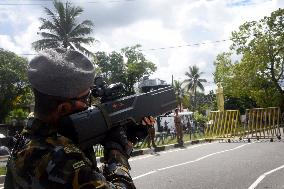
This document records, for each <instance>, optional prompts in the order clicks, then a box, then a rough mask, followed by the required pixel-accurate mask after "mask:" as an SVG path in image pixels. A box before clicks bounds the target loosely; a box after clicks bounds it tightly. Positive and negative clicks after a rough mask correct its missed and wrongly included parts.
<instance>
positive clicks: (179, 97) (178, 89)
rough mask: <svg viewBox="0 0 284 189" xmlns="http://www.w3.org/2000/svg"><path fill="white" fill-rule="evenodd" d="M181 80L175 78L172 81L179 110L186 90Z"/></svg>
mask: <svg viewBox="0 0 284 189" xmlns="http://www.w3.org/2000/svg"><path fill="white" fill-rule="evenodd" d="M182 84H183V83H182V82H180V81H177V80H175V81H174V90H175V94H176V97H177V101H178V104H179V107H180V111H181V105H182V100H183V98H184V97H185V96H186V90H185V89H184V88H183V87H182Z"/></svg>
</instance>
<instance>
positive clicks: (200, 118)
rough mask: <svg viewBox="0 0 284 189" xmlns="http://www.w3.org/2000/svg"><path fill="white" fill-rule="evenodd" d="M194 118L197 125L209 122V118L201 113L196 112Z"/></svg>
mask: <svg viewBox="0 0 284 189" xmlns="http://www.w3.org/2000/svg"><path fill="white" fill-rule="evenodd" d="M193 118H194V120H195V121H196V122H197V123H205V122H206V121H207V117H206V116H204V115H203V114H201V113H199V112H198V111H195V112H194V114H193Z"/></svg>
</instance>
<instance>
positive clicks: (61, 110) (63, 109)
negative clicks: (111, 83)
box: [55, 89, 90, 120]
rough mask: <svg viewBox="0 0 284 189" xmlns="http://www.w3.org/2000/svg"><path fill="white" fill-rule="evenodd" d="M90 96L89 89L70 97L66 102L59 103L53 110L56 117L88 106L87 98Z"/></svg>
mask: <svg viewBox="0 0 284 189" xmlns="http://www.w3.org/2000/svg"><path fill="white" fill-rule="evenodd" d="M89 96H90V89H87V90H86V91H84V92H82V93H81V94H79V95H78V96H77V97H75V98H71V99H69V100H67V101H66V102H63V103H61V104H60V105H59V106H58V107H57V111H56V112H55V114H56V115H55V116H56V119H57V120H58V119H59V118H60V117H62V116H66V115H70V114H73V113H75V112H79V111H83V110H85V109H87V108H88V99H89Z"/></svg>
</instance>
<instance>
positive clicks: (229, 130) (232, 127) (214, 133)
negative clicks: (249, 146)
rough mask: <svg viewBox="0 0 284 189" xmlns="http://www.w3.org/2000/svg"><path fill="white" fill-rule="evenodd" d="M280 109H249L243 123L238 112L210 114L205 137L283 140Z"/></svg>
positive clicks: (228, 111) (214, 112) (213, 112)
mask: <svg viewBox="0 0 284 189" xmlns="http://www.w3.org/2000/svg"><path fill="white" fill-rule="evenodd" d="M280 115H281V113H280V108H278V107H269V108H254V109H247V110H246V114H245V120H244V122H243V123H242V122H241V118H240V113H239V111H238V110H226V111H222V112H221V111H212V112H210V115H209V119H208V123H207V127H206V130H205V136H206V138H209V139H216V138H217V139H234V138H236V137H238V138H239V139H240V140H243V139H246V140H248V141H250V140H251V139H257V140H259V139H270V141H273V139H274V138H277V139H281V131H280V119H281V118H280Z"/></svg>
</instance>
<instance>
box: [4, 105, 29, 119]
mask: <svg viewBox="0 0 284 189" xmlns="http://www.w3.org/2000/svg"><path fill="white" fill-rule="evenodd" d="M28 115H29V112H28V111H25V110H23V109H22V108H16V109H13V110H12V111H11V112H10V113H9V115H8V120H9V122H10V121H11V120H12V119H15V120H24V119H26V118H27V117H28Z"/></svg>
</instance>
